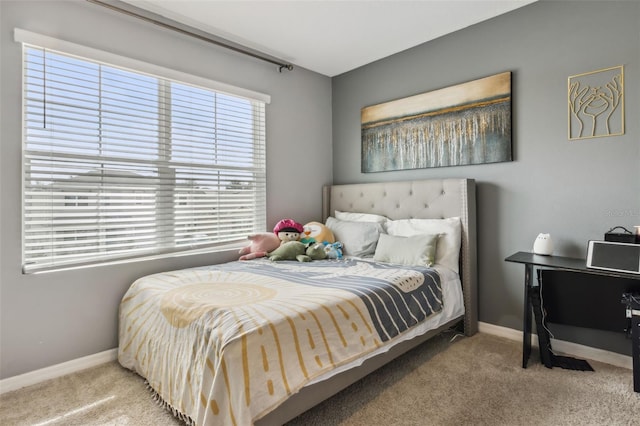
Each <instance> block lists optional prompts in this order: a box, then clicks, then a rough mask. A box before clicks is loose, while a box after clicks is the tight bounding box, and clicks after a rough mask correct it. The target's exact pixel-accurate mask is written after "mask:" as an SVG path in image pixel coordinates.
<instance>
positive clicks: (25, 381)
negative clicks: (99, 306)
mask: <svg viewBox="0 0 640 426" xmlns="http://www.w3.org/2000/svg"><path fill="white" fill-rule="evenodd" d="M478 328H479V331H480V332H481V333H487V334H493V335H495V336H500V337H505V338H507V339H510V340H516V341H519V342H522V331H519V330H515V329H513V328H507V327H501V326H498V325H493V324H489V323H486V322H480V323H479V324H478ZM531 344H532V345H533V346H536V347H537V346H538V336H537V335H535V334H532V339H531ZM552 345H553V348H554V350H557V351H558V352H561V353H564V354H567V355H571V356H576V357H580V358H587V359H591V360H594V361H600V362H604V363H606V364H611V365H615V366H618V367H623V368H628V369H630V370H631V369H632V368H633V360H632V358H631V357H630V356H626V355H621V354H617V353H615V352H609V351H605V350H602V349H596V348H591V347H589V346H584V345H579V344H577V343H571V342H565V341H562V340H556V339H552ZM117 359H118V349H117V348H116V349H109V350H107V351H104V352H100V353H97V354H94V355H89V356H85V357H83V358H78V359H74V360H71V361H67V362H63V363H61V364H57V365H52V366H51V367H46V368H42V369H40V370H35V371H32V372H29V373H25V374H20V375H19V376H14V377H9V378H6V379H3V380H0V394H3V393H5V392H10V391H12V390H16V389H20V388H23V387H26V386H31V385H35V384H37V383H40V382H44V381H45V380H49V379H55V378H56V377H61V376H64V375H66V374H71V373H75V372H77V371H81V370H84V369H86V368H91V367H95V366H97V365H100V364H104V363H106V362H111V361H115V360H117Z"/></svg>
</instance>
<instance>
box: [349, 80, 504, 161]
mask: <svg viewBox="0 0 640 426" xmlns="http://www.w3.org/2000/svg"><path fill="white" fill-rule="evenodd" d="M361 129H362V131H361V136H362V163H361V164H362V172H363V173H370V172H382V171H391V170H406V169H421V168H429V167H447V166H462V165H469V164H485V163H497V162H502V161H511V159H512V157H511V72H504V73H501V74H496V75H493V76H490V77H485V78H481V79H478V80H473V81H469V82H466V83H462V84H458V85H455V86H450V87H446V88H444V89H439V90H434V91H431V92H427V93H422V94H419V95H415V96H410V97H408V98H403V99H398V100H395V101H390V102H385V103H382V104H378V105H373V106H369V107H365V108H363V109H362V111H361Z"/></svg>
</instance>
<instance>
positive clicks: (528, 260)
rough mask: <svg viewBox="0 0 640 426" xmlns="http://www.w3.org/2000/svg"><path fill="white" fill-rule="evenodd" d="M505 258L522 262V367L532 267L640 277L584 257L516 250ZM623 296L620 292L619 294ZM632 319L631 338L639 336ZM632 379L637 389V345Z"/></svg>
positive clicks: (527, 343)
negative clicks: (596, 265)
mask: <svg viewBox="0 0 640 426" xmlns="http://www.w3.org/2000/svg"><path fill="white" fill-rule="evenodd" d="M505 261H506V262H513V263H521V264H523V265H524V315H523V317H524V318H523V326H522V334H523V337H522V368H527V362H528V361H529V356H530V355H531V320H532V316H533V309H532V306H531V299H530V298H529V292H530V291H531V289H532V288H533V268H534V267H539V268H550V269H557V270H563V271H572V272H579V273H584V274H591V275H601V276H605V277H617V278H627V279H634V280H640V275H636V274H625V273H619V272H611V271H605V270H598V269H591V268H587V265H586V261H585V259H577V258H574V257H563V256H542V255H538V254H533V253H529V252H523V251H520V252H517V253H515V254H512V255H511V256H509V257H507V258H506V259H505ZM620 297H622V294H621V295H620ZM636 322H637V320H635V317H634V321H633V324H634V325H633V328H632V338H631V340H632V341H633V342H636V340H638V339H640V326H638V325H637V324H636ZM632 356H633V382H634V390H635V391H636V392H640V349H638V347H637V345H633V350H632Z"/></svg>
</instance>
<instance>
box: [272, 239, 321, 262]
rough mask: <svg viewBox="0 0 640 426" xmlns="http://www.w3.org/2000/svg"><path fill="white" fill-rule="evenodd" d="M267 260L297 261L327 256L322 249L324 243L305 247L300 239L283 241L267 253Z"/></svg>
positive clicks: (309, 260)
mask: <svg viewBox="0 0 640 426" xmlns="http://www.w3.org/2000/svg"><path fill="white" fill-rule="evenodd" d="M267 257H268V258H269V260H273V261H274V262H277V261H280V260H297V261H298V262H311V261H312V260H321V259H324V258H326V257H327V254H326V253H325V250H324V244H312V245H310V246H309V247H306V246H305V245H304V244H303V243H301V242H300V241H287V242H284V243H282V244H281V245H280V247H278V248H277V249H275V250H274V251H272V252H271V253H269V254H268V255H267Z"/></svg>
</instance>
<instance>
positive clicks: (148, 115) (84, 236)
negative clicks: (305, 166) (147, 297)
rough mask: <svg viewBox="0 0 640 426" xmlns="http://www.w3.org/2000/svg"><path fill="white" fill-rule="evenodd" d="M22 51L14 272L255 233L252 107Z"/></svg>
mask: <svg viewBox="0 0 640 426" xmlns="http://www.w3.org/2000/svg"><path fill="white" fill-rule="evenodd" d="M16 31H18V30H16ZM16 38H18V36H16ZM23 52H24V61H23V62H24V64H23V65H24V77H23V86H24V98H23V102H24V105H23V108H24V140H23V170H24V173H23V262H24V266H23V269H24V271H25V272H32V271H37V270H43V269H55V268H60V267H68V266H75V265H79V264H91V263H101V262H106V261H113V260H121V259H130V258H133V257H139V256H149V255H158V254H166V253H173V252H177V251H186V250H193V249H202V248H212V247H216V246H222V245H224V244H228V243H231V242H234V241H239V240H242V239H244V238H245V237H246V235H247V234H249V233H252V232H257V231H264V229H265V228H266V213H265V210H266V201H265V198H266V196H265V193H266V179H265V175H266V173H265V167H266V166H265V102H264V101H262V100H255V99H251V98H248V97H246V96H238V95H234V94H229V93H227V92H222V91H217V90H212V89H211V88H207V87H202V86H199V85H194V84H191V83H189V82H181V81H177V80H175V79H168V78H161V77H157V76H156V75H153V74H149V73H145V72H137V71H131V70H129V69H126V68H123V67H120V66H114V65H110V64H107V63H104V62H101V61H96V60H88V59H85V58H81V57H78V56H75V55H70V54H66V53H60V52H59V51H54V50H49V49H47V48H44V47H39V46H33V45H30V44H24V47H23Z"/></svg>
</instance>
